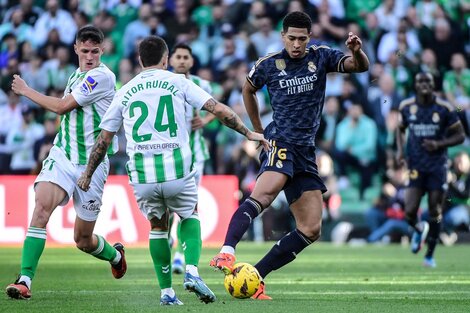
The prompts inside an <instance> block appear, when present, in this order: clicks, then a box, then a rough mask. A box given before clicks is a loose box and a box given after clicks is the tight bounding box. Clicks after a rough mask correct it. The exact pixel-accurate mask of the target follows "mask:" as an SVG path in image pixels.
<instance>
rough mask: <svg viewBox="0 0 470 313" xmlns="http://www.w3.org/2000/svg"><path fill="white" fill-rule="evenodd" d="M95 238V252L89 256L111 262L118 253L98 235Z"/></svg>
mask: <svg viewBox="0 0 470 313" xmlns="http://www.w3.org/2000/svg"><path fill="white" fill-rule="evenodd" d="M95 236H96V239H98V247H96V250H95V251H92V252H90V254H91V255H92V256H94V257H95V258H97V259H100V260H105V261H109V262H111V261H113V260H114V259H115V258H116V254H117V253H118V251H117V250H116V249H115V248H114V247H112V246H111V245H110V244H109V243H108V242H107V241H106V240H105V239H104V238H103V237H101V236H100V235H95Z"/></svg>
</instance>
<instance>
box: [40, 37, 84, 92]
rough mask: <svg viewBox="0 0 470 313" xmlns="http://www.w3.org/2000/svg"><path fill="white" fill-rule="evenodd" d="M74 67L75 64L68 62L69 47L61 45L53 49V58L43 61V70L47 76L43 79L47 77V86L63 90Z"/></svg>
mask: <svg viewBox="0 0 470 313" xmlns="http://www.w3.org/2000/svg"><path fill="white" fill-rule="evenodd" d="M75 69H76V68H75V65H74V64H72V63H71V62H70V53H69V49H68V48H67V47H66V46H63V45H61V46H58V47H57V49H56V50H55V58H54V59H51V60H48V61H46V62H44V65H43V70H44V72H45V74H46V75H47V76H46V77H43V79H44V80H46V79H47V82H48V84H47V87H48V88H53V89H57V90H62V91H63V90H64V89H65V86H66V85H67V81H68V78H69V76H70V75H71V74H72V73H73V72H75Z"/></svg>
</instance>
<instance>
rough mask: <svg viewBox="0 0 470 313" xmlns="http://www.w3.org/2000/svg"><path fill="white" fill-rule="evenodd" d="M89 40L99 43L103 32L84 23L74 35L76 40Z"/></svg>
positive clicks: (101, 41)
mask: <svg viewBox="0 0 470 313" xmlns="http://www.w3.org/2000/svg"><path fill="white" fill-rule="evenodd" d="M88 40H91V42H93V43H95V44H101V43H103V40H104V35H103V32H102V31H101V30H100V29H99V28H96V27H95V26H93V25H86V26H83V27H82V28H80V30H79V31H78V32H77V36H76V37H75V41H76V42H85V41H88Z"/></svg>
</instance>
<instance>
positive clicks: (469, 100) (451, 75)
mask: <svg viewBox="0 0 470 313" xmlns="http://www.w3.org/2000/svg"><path fill="white" fill-rule="evenodd" d="M451 67H452V69H451V70H449V71H447V72H445V74H444V82H443V89H444V93H445V96H446V98H447V100H449V102H450V103H451V104H452V105H453V106H454V107H455V108H456V109H457V114H459V117H460V120H461V121H462V124H463V125H464V128H465V131H466V133H467V136H468V135H469V134H470V129H469V125H470V70H469V69H468V68H467V61H466V60H465V57H464V55H463V54H462V53H456V54H453V55H452V59H451Z"/></svg>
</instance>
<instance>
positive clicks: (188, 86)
mask: <svg viewBox="0 0 470 313" xmlns="http://www.w3.org/2000/svg"><path fill="white" fill-rule="evenodd" d="M181 81H182V86H183V91H184V97H185V101H186V102H187V103H188V104H189V105H190V106H192V107H193V108H195V109H198V110H200V109H201V108H202V106H203V105H204V104H205V103H206V102H207V101H208V100H209V99H211V98H212V96H211V95H210V94H208V93H207V92H205V91H204V90H203V89H202V88H201V87H199V86H198V85H196V84H195V83H193V82H192V81H190V80H189V79H186V78H184V77H182V78H181Z"/></svg>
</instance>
